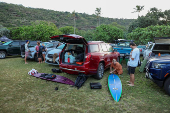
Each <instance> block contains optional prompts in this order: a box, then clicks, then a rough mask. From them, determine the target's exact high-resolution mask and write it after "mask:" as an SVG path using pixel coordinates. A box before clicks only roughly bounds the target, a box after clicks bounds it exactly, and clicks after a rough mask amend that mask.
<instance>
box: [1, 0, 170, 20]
mask: <svg viewBox="0 0 170 113" xmlns="http://www.w3.org/2000/svg"><path fill="white" fill-rule="evenodd" d="M0 2H6V3H12V4H20V5H21V4H22V5H23V6H25V7H31V8H43V9H50V10H54V11H63V12H65V11H67V12H73V11H74V10H75V12H77V13H86V14H89V15H92V14H95V10H96V8H101V16H102V17H108V18H124V19H136V18H137V17H138V13H132V12H134V11H135V10H134V8H135V7H136V5H140V6H144V10H143V11H141V13H140V14H139V15H140V16H142V15H146V13H147V12H148V11H149V10H150V8H153V7H156V8H158V9H161V10H162V11H164V10H169V9H170V7H169V1H168V0H0Z"/></svg>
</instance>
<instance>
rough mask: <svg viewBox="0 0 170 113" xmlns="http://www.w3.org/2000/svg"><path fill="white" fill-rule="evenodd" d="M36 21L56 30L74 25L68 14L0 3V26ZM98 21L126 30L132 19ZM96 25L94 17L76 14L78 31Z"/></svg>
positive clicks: (28, 23)
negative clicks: (41, 21) (118, 25)
mask: <svg viewBox="0 0 170 113" xmlns="http://www.w3.org/2000/svg"><path fill="white" fill-rule="evenodd" d="M94 12H95V11H94ZM36 20H45V21H50V22H53V23H54V24H55V25H56V26H57V27H58V28H60V27H64V26H73V25H74V21H73V17H72V16H71V13H70V12H60V11H53V10H47V9H39V8H28V7H24V6H22V5H15V4H8V3H4V2H0V24H2V25H3V26H4V27H18V26H22V25H31V22H34V21H36ZM100 20H101V22H100V23H101V24H111V23H112V22H116V23H117V24H120V25H122V26H124V27H125V28H128V26H129V24H130V23H131V22H133V21H134V19H117V18H115V19H113V18H104V17H101V19H100ZM96 25H97V18H96V16H95V15H88V14H86V13H76V27H77V28H78V29H79V30H89V29H94V28H95V27H96Z"/></svg>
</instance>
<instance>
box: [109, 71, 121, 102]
mask: <svg viewBox="0 0 170 113" xmlns="http://www.w3.org/2000/svg"><path fill="white" fill-rule="evenodd" d="M108 87H109V90H110V93H111V95H112V97H113V99H114V100H115V101H116V102H118V101H119V99H120V97H121V94H122V83H121V80H120V78H119V77H118V76H117V75H116V74H110V75H109V77H108Z"/></svg>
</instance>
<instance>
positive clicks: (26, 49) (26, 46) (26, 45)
mask: <svg viewBox="0 0 170 113" xmlns="http://www.w3.org/2000/svg"><path fill="white" fill-rule="evenodd" d="M28 44H29V40H26V44H25V64H28V63H27V56H28V52H29V49H28Z"/></svg>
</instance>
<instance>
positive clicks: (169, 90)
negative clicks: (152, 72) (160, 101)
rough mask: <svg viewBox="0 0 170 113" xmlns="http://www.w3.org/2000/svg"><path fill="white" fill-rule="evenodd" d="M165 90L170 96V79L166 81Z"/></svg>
mask: <svg viewBox="0 0 170 113" xmlns="http://www.w3.org/2000/svg"><path fill="white" fill-rule="evenodd" d="M164 90H165V92H166V93H167V94H168V95H169V96H170V77H169V78H168V79H166V81H165V84H164Z"/></svg>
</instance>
